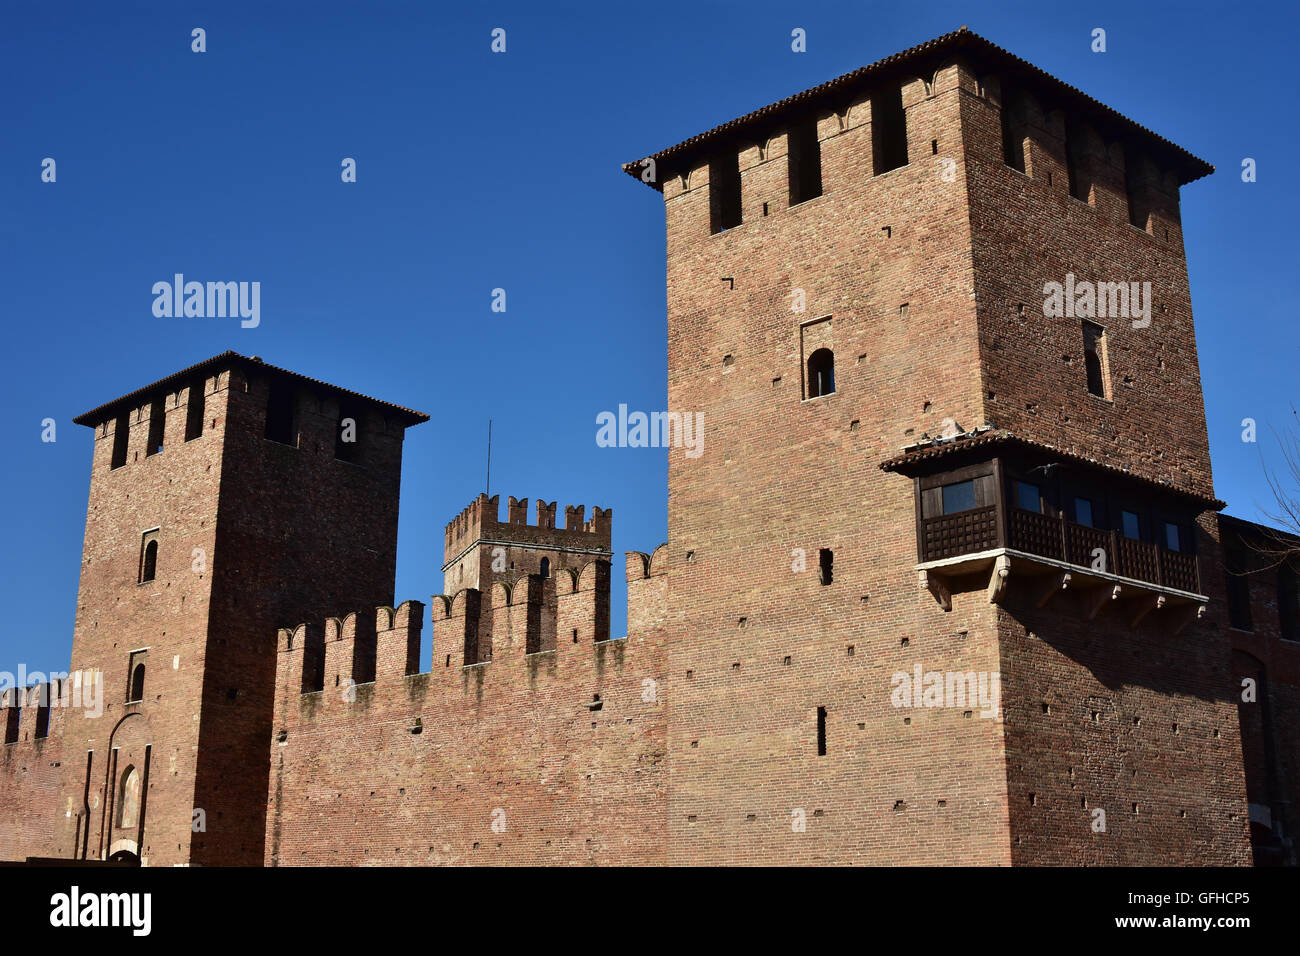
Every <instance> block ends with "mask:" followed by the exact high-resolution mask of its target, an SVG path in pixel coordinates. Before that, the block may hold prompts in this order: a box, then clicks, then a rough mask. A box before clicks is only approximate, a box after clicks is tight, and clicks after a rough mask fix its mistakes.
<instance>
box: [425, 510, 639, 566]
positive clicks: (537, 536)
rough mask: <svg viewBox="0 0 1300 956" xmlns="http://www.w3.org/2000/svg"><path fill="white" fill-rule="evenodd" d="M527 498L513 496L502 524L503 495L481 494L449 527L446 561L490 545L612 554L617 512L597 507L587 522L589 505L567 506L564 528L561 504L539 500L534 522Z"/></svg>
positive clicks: (534, 513)
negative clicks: (546, 546)
mask: <svg viewBox="0 0 1300 956" xmlns="http://www.w3.org/2000/svg"><path fill="white" fill-rule="evenodd" d="M528 500H529V499H527V498H515V497H514V496H513V495H511V496H509V498H508V499H507V502H506V520H505V521H502V520H500V501H501V496H500V495H492V496H491V497H490V498H489V497H488V496H487V494H486V493H484V494H480V495H479V496H478V497H477V498H475V499H474V500H473V501H471V502H470V503H469V504H468V505H467V506H466V507H465V508H464V510H462V511H461V512H460V514H458V515H457V516H456V517H455V518H453V519H452V520H451V521H449V522H448V523H447V526H446V529H445V535H444V548H443V560H444V561H445V562H446V563H448V564H450V563H451V562H452V561H454V560H455V559H456V558H457V556H459V555H460V554H462V553H463V552H464V551H465V549H466V548H468V547H470V546H471V545H473V544H475V543H476V542H480V541H481V542H484V543H488V544H493V543H496V544H507V545H508V544H514V543H527V544H535V545H536V544H550V545H553V546H554V547H556V548H565V547H579V548H583V549H595V550H608V549H609V544H610V540H611V535H612V532H613V523H614V510H613V509H612V508H601V507H598V506H596V507H593V508H592V514H591V519H590V520H588V519H587V518H586V511H587V509H586V506H585V505H577V506H574V505H565V506H564V526H563V527H560V526H559V525H558V524H557V513H558V510H559V506H558V502H555V501H549V502H548V501H544V500H542V499H541V498H538V499H537V501H536V503H535V506H534V510H533V520H532V522H531V523H530V522H529V520H528Z"/></svg>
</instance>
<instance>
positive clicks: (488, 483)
mask: <svg viewBox="0 0 1300 956" xmlns="http://www.w3.org/2000/svg"><path fill="white" fill-rule="evenodd" d="M484 484H485V485H486V486H487V487H486V488H485V489H484V493H485V494H486V495H487V496H488V497H489V498H490V497H492V419H490V418H489V419H488V449H487V481H485V482H484Z"/></svg>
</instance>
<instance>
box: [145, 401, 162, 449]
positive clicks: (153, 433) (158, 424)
mask: <svg viewBox="0 0 1300 956" xmlns="http://www.w3.org/2000/svg"><path fill="white" fill-rule="evenodd" d="M166 422H167V405H166V403H165V401H164V400H163V399H161V398H160V399H158V400H157V401H155V402H154V403H153V404H152V405H150V406H149V447H148V448H147V449H145V455H146V457H147V456H149V455H156V454H158V453H159V452H160V451H162V450H163V430H164V428H165V426H166Z"/></svg>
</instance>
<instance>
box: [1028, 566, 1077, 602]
mask: <svg viewBox="0 0 1300 956" xmlns="http://www.w3.org/2000/svg"><path fill="white" fill-rule="evenodd" d="M1071 579H1072V576H1071V574H1070V572H1069V571H1065V572H1063V573H1061V574H1053V575H1050V576H1049V577H1048V581H1047V586H1046V587H1045V588H1043V590H1042V592H1041V593H1040V594H1039V595H1038V600H1037V601H1035V602H1034V605H1035V607H1046V606H1047V602H1049V601H1050V600H1052V598H1054V597H1056V595H1058V594H1060V593H1061V592H1062V591H1067V590H1069V588H1070V581H1071Z"/></svg>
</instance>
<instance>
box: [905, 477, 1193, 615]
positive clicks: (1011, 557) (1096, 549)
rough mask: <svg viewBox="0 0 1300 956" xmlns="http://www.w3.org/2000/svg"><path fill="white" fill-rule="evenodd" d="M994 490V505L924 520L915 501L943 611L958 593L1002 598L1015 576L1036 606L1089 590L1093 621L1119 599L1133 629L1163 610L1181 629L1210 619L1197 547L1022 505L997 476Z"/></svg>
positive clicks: (928, 575)
mask: <svg viewBox="0 0 1300 956" xmlns="http://www.w3.org/2000/svg"><path fill="white" fill-rule="evenodd" d="M992 477H993V476H992V475H990V478H992ZM992 490H993V493H992V494H991V495H989V496H982V497H992V498H993V499H994V503H993V504H985V505H983V506H982V507H975V508H970V509H967V510H964V511H958V512H956V513H953V514H942V515H935V516H933V517H924V516H923V514H922V509H921V507H920V505H919V503H918V508H917V536H918V552H919V554H918V557H919V558H920V563H919V564H918V565H917V570H918V571H919V572H920V581H921V586H922V587H923V588H925V589H926V590H928V591H930V593H931V594H933V595H934V597H935V598H936V600H938V601H939V602H940V604H942V605H943V606H944V608H945V609H946V610H948V609H951V606H952V605H951V595H952V593H954V592H957V591H964V590H975V589H979V588H981V587H986V588H987V592H988V599H989V600H990V601H991V602H993V603H1002V602H1003V601H1004V600H1005V599H1006V596H1007V594H1008V590H1007V587H1008V583H1009V582H1011V581H1013V580H1014V582H1015V583H1016V584H1017V586H1018V587H1022V588H1023V589H1025V590H1027V591H1028V598H1029V599H1030V600H1031V602H1032V603H1033V604H1034V605H1035V606H1038V607H1042V606H1044V605H1045V604H1047V602H1048V601H1050V600H1052V599H1053V598H1054V597H1056V596H1058V595H1061V594H1063V593H1066V592H1071V593H1075V594H1082V595H1083V598H1082V605H1081V606H1082V608H1083V612H1084V616H1085V617H1086V618H1087V619H1089V620H1091V619H1093V618H1095V617H1096V616H1097V615H1098V614H1099V613H1101V611H1103V610H1105V609H1106V608H1107V607H1110V606H1113V607H1116V608H1121V609H1123V611H1124V612H1125V613H1126V614H1127V616H1128V619H1129V623H1130V624H1131V625H1132V626H1136V625H1137V624H1138V622H1140V621H1141V620H1142V619H1143V618H1144V617H1145V616H1146V615H1147V614H1149V613H1150V612H1152V611H1162V612H1166V613H1164V614H1163V615H1162V616H1163V617H1164V618H1166V619H1174V630H1175V632H1176V631H1178V630H1181V629H1182V628H1183V627H1185V626H1186V624H1188V623H1190V621H1191V620H1195V619H1197V618H1199V617H1201V616H1203V614H1204V611H1205V603H1206V601H1207V600H1208V599H1207V598H1206V596H1205V595H1204V594H1203V593H1202V592H1201V580H1200V563H1199V561H1198V559H1197V556H1196V554H1194V553H1189V552H1185V551H1174V550H1170V549H1168V548H1164V547H1161V546H1160V545H1158V544H1155V543H1153V542H1150V541H1141V540H1136V539H1133V538H1129V537H1126V536H1124V535H1123V534H1122V533H1120V532H1119V531H1117V530H1110V529H1102V528H1094V527H1091V526H1089V525H1084V524H1079V523H1077V522H1074V521H1070V520H1067V519H1066V518H1065V517H1064V514H1063V513H1059V512H1058V513H1057V514H1054V515H1053V514H1045V513H1042V512H1038V511H1029V510H1026V509H1024V508H1019V507H1015V506H1014V505H1012V504H1011V503H1010V502H1009V497H1008V495H1007V494H1006V493H1005V491H1004V489H1002V488H1001V482H1000V481H999V482H997V483H996V484H995V485H993V486H992Z"/></svg>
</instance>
